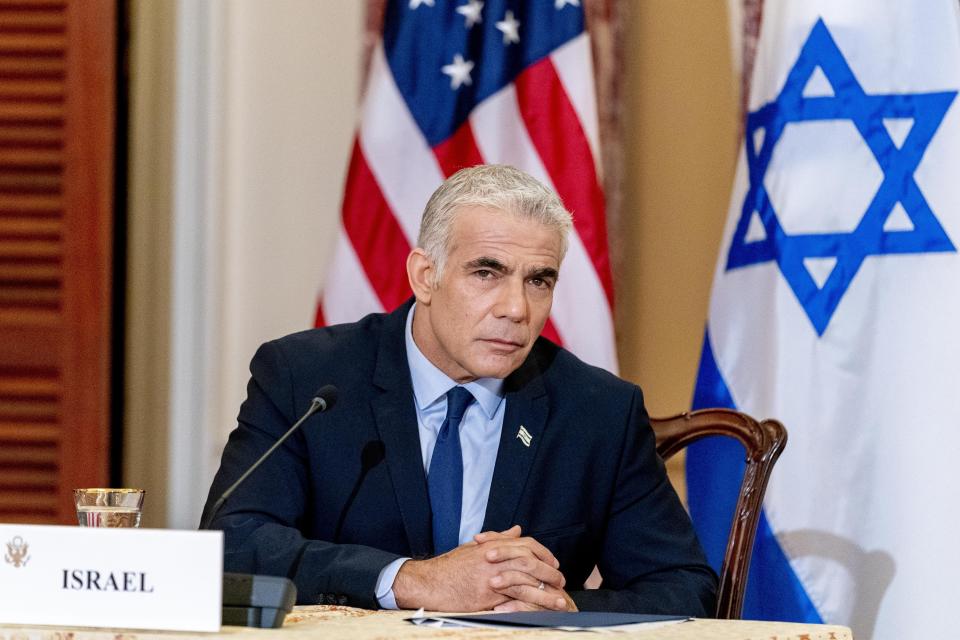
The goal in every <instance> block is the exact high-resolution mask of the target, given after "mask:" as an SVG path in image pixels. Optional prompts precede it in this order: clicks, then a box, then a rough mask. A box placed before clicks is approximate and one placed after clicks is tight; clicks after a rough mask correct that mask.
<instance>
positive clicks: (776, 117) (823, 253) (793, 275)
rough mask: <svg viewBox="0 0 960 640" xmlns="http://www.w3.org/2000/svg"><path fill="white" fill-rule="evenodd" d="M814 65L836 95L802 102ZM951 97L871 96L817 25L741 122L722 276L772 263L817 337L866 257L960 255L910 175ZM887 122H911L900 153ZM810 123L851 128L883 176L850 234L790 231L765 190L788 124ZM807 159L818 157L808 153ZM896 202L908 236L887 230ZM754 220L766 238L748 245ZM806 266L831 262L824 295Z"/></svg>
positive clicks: (945, 94)
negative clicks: (740, 177) (741, 187)
mask: <svg viewBox="0 0 960 640" xmlns="http://www.w3.org/2000/svg"><path fill="white" fill-rule="evenodd" d="M817 67H819V68H820V69H821V70H822V72H823V75H824V76H825V77H826V78H827V80H828V82H829V83H830V85H831V87H832V89H833V95H832V96H824V97H820V96H817V97H805V96H804V95H803V91H804V87H805V86H806V85H807V82H808V81H809V80H810V77H811V76H812V75H813V74H814V72H815V71H816V69H817ZM956 95H957V92H956V91H947V92H940V93H907V94H882V95H881V94H875V95H869V94H867V93H866V92H864V90H863V88H862V87H861V86H860V83H859V82H858V81H857V78H856V77H855V76H854V74H853V71H851V69H850V67H849V65H848V64H847V61H846V60H845V59H844V57H843V54H842V53H841V52H840V49H839V48H838V47H837V44H836V42H834V40H833V37H832V36H831V35H830V32H829V31H828V30H827V27H826V25H825V24H824V23H823V20H817V23H816V24H815V25H814V27H813V29H812V30H811V31H810V35H809V36H808V37H807V41H806V42H805V43H804V45H803V48H802V49H801V50H800V55H799V56H798V57H797V61H796V63H794V65H793V68H792V69H791V70H790V72H789V74H788V75H787V80H786V82H785V83H784V85H783V89H781V91H780V95H778V96H777V98H776V100H774V101H773V102H770V103H767V104H766V105H764V106H762V107H761V108H760V109H758V110H756V111H753V112H751V113H750V114H749V115H748V117H747V127H746V129H747V130H746V144H745V147H746V153H747V164H748V167H749V173H750V187H749V190H748V191H747V194H746V197H745V198H744V200H743V207H742V209H741V215H740V219H739V221H738V222H737V227H736V230H735V231H734V234H733V240H732V244H731V246H730V252H729V254H728V256H727V266H726V269H727V270H728V271H729V270H731V269H737V268H740V267H746V266H748V265H754V264H760V263H764V262H771V261H774V262H776V263H777V265H778V266H779V268H780V272H781V273H782V274H783V277H784V279H785V280H786V281H787V283H788V284H789V285H790V287H791V289H793V292H794V294H795V295H796V297H797V299H798V301H799V302H800V305H801V306H802V307H803V310H804V311H805V312H806V314H807V317H808V318H809V319H810V322H811V323H812V324H813V326H814V329H816V331H817V335H820V336H822V335H823V333H824V332H825V331H826V329H827V325H828V324H829V323H830V319H831V318H832V317H833V314H834V312H835V311H836V310H837V307H838V306H839V305H840V301H841V299H842V298H843V296H844V294H845V293H846V291H847V288H848V287H849V286H850V283H851V282H852V281H853V278H854V276H856V274H857V271H858V270H859V269H860V266H861V265H862V264H863V261H864V260H865V259H866V258H867V256H871V255H884V254H908V253H932V252H955V251H956V248H955V247H954V245H953V243H952V242H951V241H950V238H949V237H948V236H947V234H946V232H945V231H944V229H943V227H942V226H941V225H940V222H939V221H938V220H937V218H936V216H935V215H934V214H933V211H932V210H931V209H930V205H929V204H928V203H927V200H926V198H924V196H923V193H922V192H921V191H920V188H919V187H918V186H917V183H916V182H915V181H914V177H913V173H914V171H915V170H916V168H917V166H918V165H919V164H920V160H921V159H922V158H923V154H924V153H925V152H926V149H927V145H929V144H930V140H931V139H932V138H933V135H934V133H936V131H937V128H938V127H939V126H940V123H941V122H942V121H943V117H944V115H945V114H946V112H947V109H948V108H949V107H950V104H951V103H952V102H953V99H954V97H956ZM885 118H898V119H899V118H910V119H912V120H913V125H912V127H911V129H910V131H909V133H908V134H907V136H906V138H905V140H904V141H903V143H902V144H901V145H900V147H899V148H898V147H897V145H895V144H894V142H893V139H892V138H891V136H890V134H889V132H888V131H887V129H886V127H885V126H884V123H883V120H884V119H885ZM816 120H849V121H851V122H852V123H853V125H854V126H855V127H856V129H857V131H858V132H859V134H860V136H861V137H862V138H863V141H864V142H865V143H866V145H867V147H869V149H870V151H871V153H872V154H873V156H874V158H876V161H877V163H878V164H879V165H880V168H881V170H882V171H883V181H882V182H881V183H880V186H879V188H878V189H877V192H876V194H875V195H874V196H873V199H872V200H871V202H870V204H869V205H868V206H867V209H866V211H865V212H864V214H863V217H862V218H861V219H860V221H859V223H858V224H857V226H856V228H855V229H854V230H853V231H851V232H849V233H804V234H788V233H786V232H785V231H784V229H783V227H782V226H781V224H780V221H779V220H778V218H777V212H776V211H775V210H774V207H773V204H772V203H771V201H770V198H769V197H768V195H767V191H766V189H765V187H764V184H763V180H764V176H765V175H766V172H767V168H768V167H769V165H770V159H771V158H772V156H773V150H774V148H775V147H776V145H777V142H778V141H779V140H780V138H781V135H782V134H783V132H784V129H785V127H786V125H787V124H788V123H791V122H810V121H816ZM758 130H763V131H762V133H763V134H764V137H763V143H762V145H761V146H760V148H759V149H757V148H756V145H755V144H754V142H753V141H754V140H755V136H754V134H755V133H756V132H757V131H758ZM811 153H815V150H814V149H811ZM898 202H899V203H900V204H901V206H902V207H903V210H904V211H905V213H906V214H907V216H908V217H909V219H910V222H911V223H912V225H913V229H910V230H885V229H884V224H885V222H886V220H887V218H889V216H890V214H891V212H892V211H893V210H894V207H896V205H897V203H898ZM755 212H756V214H757V215H758V216H759V220H760V222H761V223H762V226H763V230H764V233H763V236H764V237H763V238H762V239H752V240H751V241H748V240H747V230H748V228H749V226H750V220H751V218H752V217H753V216H754V213H755ZM807 258H835V259H836V263H835V265H834V267H833V270H832V271H831V272H830V275H829V276H828V277H827V279H826V281H825V282H824V283H823V285H822V286H820V287H818V286H817V283H816V282H815V281H814V279H813V277H812V276H811V275H810V272H809V271H808V270H807V268H806V267H805V266H804V260H805V259H807Z"/></svg>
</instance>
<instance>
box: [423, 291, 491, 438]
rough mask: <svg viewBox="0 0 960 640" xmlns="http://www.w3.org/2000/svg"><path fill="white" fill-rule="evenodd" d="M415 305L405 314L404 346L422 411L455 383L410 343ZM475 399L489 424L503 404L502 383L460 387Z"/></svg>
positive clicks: (481, 381)
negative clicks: (405, 346)
mask: <svg viewBox="0 0 960 640" xmlns="http://www.w3.org/2000/svg"><path fill="white" fill-rule="evenodd" d="M416 309H417V305H416V303H414V304H413V306H412V307H410V311H408V312H407V328H406V331H405V332H404V338H405V340H406V343H407V365H408V366H409V367H410V378H411V380H412V381H413V395H414V397H415V398H416V400H417V407H419V408H420V409H421V410H423V409H425V408H427V407H429V406H430V405H432V404H433V403H435V402H437V401H438V400H440V399H441V398H442V397H443V396H444V395H446V393H447V391H449V390H450V389H452V388H453V387H455V386H457V382H456V381H455V380H453V379H452V378H450V377H449V376H448V375H447V374H445V373H444V372H443V371H440V369H438V368H437V367H436V366H435V365H434V364H433V363H432V362H430V361H429V360H428V359H427V357H426V356H425V355H423V352H422V351H420V347H418V346H417V343H416V342H414V341H413V313H414V311H416ZM461 386H463V387H464V388H466V389H467V390H468V391H470V393H472V394H473V397H474V398H475V399H476V401H477V404H479V405H480V407H481V409H483V413H484V414H485V415H486V416H487V419H488V420H492V419H493V416H494V414H495V413H496V412H497V407H498V406H500V403H501V402H502V401H503V380H502V379H500V378H477V379H476V380H474V381H473V382H467V383H466V384H464V385H461Z"/></svg>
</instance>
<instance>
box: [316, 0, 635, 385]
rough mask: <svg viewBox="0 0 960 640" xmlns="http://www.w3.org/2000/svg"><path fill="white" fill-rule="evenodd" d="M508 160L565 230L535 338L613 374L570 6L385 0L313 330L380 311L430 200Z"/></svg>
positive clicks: (596, 168) (583, 65)
mask: <svg viewBox="0 0 960 640" xmlns="http://www.w3.org/2000/svg"><path fill="white" fill-rule="evenodd" d="M482 163H496V164H509V165H513V166H515V167H517V168H519V169H522V170H523V171H526V172H527V173H529V174H531V175H532V176H534V177H536V178H537V179H539V180H540V181H542V182H543V183H544V184H546V185H548V186H550V187H552V188H553V189H554V190H555V191H556V192H557V193H558V194H559V195H560V197H561V198H562V199H563V202H564V204H565V205H566V206H567V208H568V209H569V210H570V211H571V212H572V213H573V219H574V232H573V233H571V237H570V248H569V250H568V252H567V256H566V258H565V260H564V262H563V265H562V267H561V270H560V283H559V286H558V287H557V290H556V294H555V297H554V304H553V310H552V313H551V317H550V320H549V321H548V322H547V326H546V327H545V329H544V332H543V335H544V336H545V337H547V338H550V339H551V340H553V341H554V342H557V343H558V344H560V345H562V346H564V347H566V348H567V349H569V350H570V351H572V352H573V353H575V354H576V355H577V356H579V357H580V358H581V359H583V360H585V361H586V362H589V363H591V364H595V365H597V366H601V367H604V368H606V369H608V370H611V371H614V372H615V371H616V369H617V358H616V348H615V343H614V333H613V315H612V309H613V280H612V277H611V272H610V259H609V253H608V250H607V231H606V221H605V215H604V197H603V190H602V188H601V183H600V182H601V172H600V153H599V140H598V126H597V106H596V98H595V92H594V81H593V68H592V64H591V50H590V37H589V34H588V33H587V31H586V30H585V27H584V13H583V8H582V7H581V6H580V0H455V1H451V2H446V1H444V0H390V1H389V2H388V3H387V6H386V11H385V16H384V26H383V33H382V38H381V40H380V41H379V42H378V43H377V45H376V47H375V49H374V52H373V55H372V57H371V61H370V69H369V75H368V84H367V87H366V91H365V99H364V104H363V111H362V114H361V118H360V125H359V130H358V132H357V136H356V140H355V142H354V145H353V154H352V157H351V160H350V168H349V173H348V176H347V184H346V188H345V192H344V198H343V211H342V214H343V215H342V220H341V223H342V224H341V228H340V232H339V235H338V239H337V244H336V248H335V253H334V259H333V264H332V266H331V269H330V272H329V275H328V278H327V282H326V283H325V285H324V287H323V289H322V293H321V295H320V301H319V305H318V309H317V321H316V324H317V326H323V325H325V324H336V323H340V322H351V321H355V320H357V319H359V318H360V317H362V316H363V315H365V314H367V313H370V312H374V311H384V310H387V311H390V310H393V309H394V308H396V307H397V306H398V305H400V304H401V303H402V302H404V301H405V300H406V299H407V298H408V297H409V296H410V295H411V291H410V288H409V285H408V284H407V276H406V272H405V269H404V264H405V260H406V257H407V254H408V253H409V251H410V249H411V247H412V246H415V244H416V240H417V234H418V231H419V225H420V216H421V214H422V213H423V208H424V205H425V204H426V202H427V199H428V198H429V197H430V194H431V193H432V192H433V191H434V189H436V188H437V187H438V186H439V185H440V183H441V182H442V181H443V180H444V178H446V177H447V176H449V175H451V174H452V173H454V172H455V171H457V170H458V169H461V168H463V167H468V166H473V165H476V164H482Z"/></svg>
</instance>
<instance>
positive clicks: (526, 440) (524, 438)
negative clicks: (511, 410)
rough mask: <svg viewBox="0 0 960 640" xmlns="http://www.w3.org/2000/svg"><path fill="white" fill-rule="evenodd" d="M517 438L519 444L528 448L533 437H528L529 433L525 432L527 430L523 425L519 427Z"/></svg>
mask: <svg viewBox="0 0 960 640" xmlns="http://www.w3.org/2000/svg"><path fill="white" fill-rule="evenodd" d="M517 438H519V439H520V442H522V443H523V446H525V447H529V446H530V442H531V441H532V440H533V436H532V435H530V432H529V431H527V428H526V427H525V426H523V425H520V430H519V431H517Z"/></svg>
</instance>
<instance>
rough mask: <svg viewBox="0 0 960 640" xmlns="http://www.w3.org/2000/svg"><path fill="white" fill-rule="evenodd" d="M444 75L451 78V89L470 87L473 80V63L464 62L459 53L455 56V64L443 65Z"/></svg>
mask: <svg viewBox="0 0 960 640" xmlns="http://www.w3.org/2000/svg"><path fill="white" fill-rule="evenodd" d="M441 71H443V73H445V74H446V75H448V76H450V88H451V89H459V88H460V85H462V84H466V85H470V84H472V83H473V80H472V79H471V78H470V72H471V71H473V62H472V61H470V60H464V59H463V56H462V55H460V54H459V53H458V54H456V55H454V56H453V62H451V63H450V64H445V65H443V68H442V69H441Z"/></svg>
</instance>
